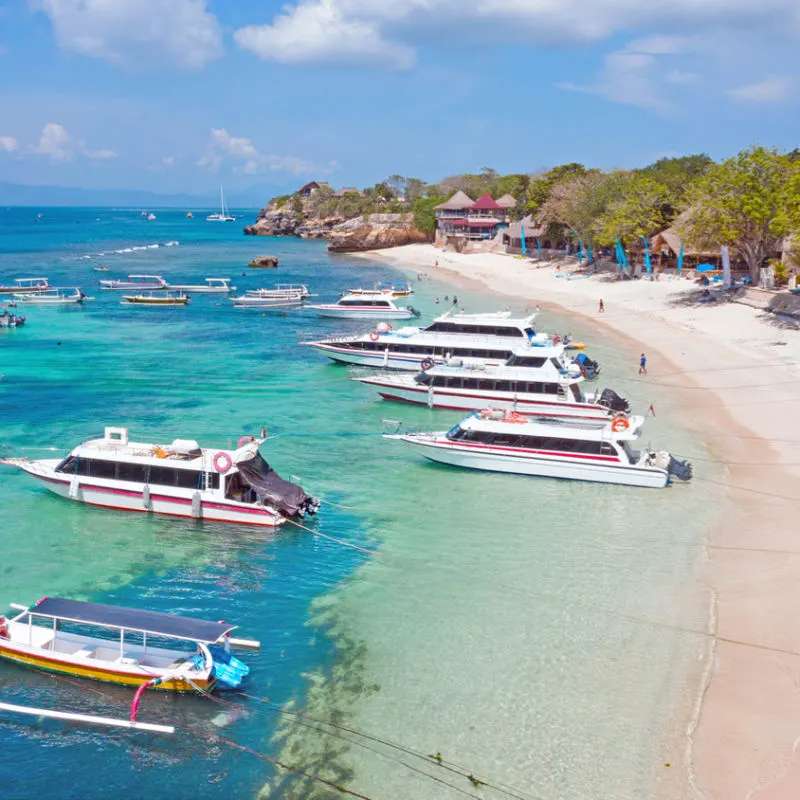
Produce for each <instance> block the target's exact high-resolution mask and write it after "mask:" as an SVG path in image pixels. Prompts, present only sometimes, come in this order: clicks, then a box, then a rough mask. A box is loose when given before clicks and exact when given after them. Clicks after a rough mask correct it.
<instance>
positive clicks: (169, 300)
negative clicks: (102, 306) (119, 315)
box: [120, 292, 189, 307]
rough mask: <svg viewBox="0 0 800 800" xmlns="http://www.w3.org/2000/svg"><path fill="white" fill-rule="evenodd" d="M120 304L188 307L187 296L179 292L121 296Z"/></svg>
mask: <svg viewBox="0 0 800 800" xmlns="http://www.w3.org/2000/svg"><path fill="white" fill-rule="evenodd" d="M120 302H121V303H122V305H130V306H159V307H170V306H188V305H189V296H188V295H185V294H184V293H183V292H179V293H178V294H170V293H169V292H164V293H163V294H155V293H154V292H148V293H147V294H126V295H123V296H122V300H121V301H120Z"/></svg>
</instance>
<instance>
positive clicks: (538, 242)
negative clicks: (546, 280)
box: [536, 236, 542, 261]
mask: <svg viewBox="0 0 800 800" xmlns="http://www.w3.org/2000/svg"><path fill="white" fill-rule="evenodd" d="M536 252H537V254H538V255H539V261H541V260H542V237H541V236H537V237H536Z"/></svg>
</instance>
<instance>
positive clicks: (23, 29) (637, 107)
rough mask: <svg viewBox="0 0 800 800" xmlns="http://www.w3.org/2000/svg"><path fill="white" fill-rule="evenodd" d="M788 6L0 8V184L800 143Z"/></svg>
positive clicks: (742, 2)
mask: <svg viewBox="0 0 800 800" xmlns="http://www.w3.org/2000/svg"><path fill="white" fill-rule="evenodd" d="M798 45H800V4H798V3H797V0H761V2H759V3H753V2H752V0H650V2H647V3H645V2H642V0H300V2H291V0H289V1H288V2H273V0H259V1H258V2H256V1H255V0H4V4H3V5H0V180H7V181H15V182H20V183H31V184H54V185H62V186H81V187H89V188H111V187H126V188H136V189H147V190H152V191H158V192H178V191H186V192H191V193H198V192H208V191H209V190H213V187H215V186H217V185H218V184H219V182H220V181H224V183H225V185H226V186H227V187H230V188H233V189H235V188H243V187H248V186H251V185H258V184H264V185H265V186H274V187H277V188H284V187H285V188H289V187H294V186H295V185H299V184H301V183H302V182H304V181H305V180H308V179H311V178H317V179H326V180H329V181H330V182H331V183H333V184H334V185H336V186H341V185H366V184H371V183H374V182H375V181H377V180H380V179H382V178H384V177H386V176H387V175H388V174H391V173H395V172H398V173H401V174H405V175H413V176H417V177H421V178H424V179H426V180H435V179H437V178H441V177H443V176H445V175H448V174H452V173H455V172H463V171H471V170H472V171H474V170H477V169H478V168H480V167H482V166H490V167H494V168H495V169H497V170H499V171H501V172H510V171H515V172H522V171H529V172H533V171H537V170H540V169H542V168H546V167H548V166H552V165H554V164H558V163H563V162H565V161H582V162H584V163H586V164H588V165H592V166H600V167H609V168H610V167H631V166H637V165H643V164H645V163H648V162H650V161H653V160H655V159H657V158H659V157H661V156H664V155H677V154H683V153H690V152H702V151H705V152H708V153H710V154H711V155H712V156H714V157H716V158H719V157H724V156H727V155H730V154H732V153H734V152H736V151H737V150H739V149H741V148H743V147H746V146H747V145H749V144H751V143H753V142H756V141H757V142H761V143H764V144H769V145H775V146H777V147H780V148H785V149H791V148H793V147H795V146H796V145H800V136H798V134H797V131H798V130H799V129H800V113H798V110H799V109H798V100H800V57H799V56H798V55H797V53H798Z"/></svg>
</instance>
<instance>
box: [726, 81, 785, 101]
mask: <svg viewBox="0 0 800 800" xmlns="http://www.w3.org/2000/svg"><path fill="white" fill-rule="evenodd" d="M794 84H795V81H794V79H792V78H788V77H786V76H781V75H772V76H770V77H769V78H765V79H764V80H763V81H760V82H759V83H750V84H747V85H746V86H739V87H738V88H736V89H731V90H730V91H729V92H728V94H729V95H730V96H731V97H732V98H733V99H734V100H739V101H741V102H744V103H780V102H781V101H783V100H788V99H789V97H790V96H791V94H792V91H793V89H794Z"/></svg>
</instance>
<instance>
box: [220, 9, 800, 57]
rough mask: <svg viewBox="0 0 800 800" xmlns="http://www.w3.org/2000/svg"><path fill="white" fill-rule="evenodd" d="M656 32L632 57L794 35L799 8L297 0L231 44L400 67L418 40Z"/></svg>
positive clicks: (537, 40) (265, 52)
mask: <svg viewBox="0 0 800 800" xmlns="http://www.w3.org/2000/svg"><path fill="white" fill-rule="evenodd" d="M664 26H668V29H669V30H670V31H671V34H669V35H653V36H647V37H645V38H641V39H638V40H635V41H634V42H633V43H632V44H633V45H635V48H636V49H635V50H633V51H632V52H636V53H641V54H645V55H666V54H671V53H677V52H682V48H683V46H684V45H685V44H686V43H687V42H688V41H689V40H692V39H694V38H695V37H697V38H701V37H702V38H706V37H707V36H708V35H709V34H710V33H711V32H714V31H723V30H730V29H732V28H736V29H740V30H747V31H748V32H749V33H750V34H751V35H754V34H756V33H757V32H759V31H761V32H762V33H767V34H774V33H775V32H778V33H780V34H781V35H787V34H794V35H795V36H796V35H799V34H800V7H799V6H798V4H797V2H796V0H761V2H759V3H753V2H752V0H702V2H698V0H656V1H655V2H654V3H643V2H642V1H641V0H480V2H478V1H477V0H299V2H295V3H293V4H291V5H288V6H285V7H284V8H283V9H282V10H281V12H280V13H279V14H277V15H276V16H275V17H274V18H273V19H272V21H271V23H270V24H267V25H251V26H248V27H244V28H241V29H239V30H238V31H236V32H235V34H234V39H235V40H236V42H237V44H238V45H239V46H240V47H243V48H245V49H247V50H251V51H253V52H254V53H256V54H257V55H259V56H260V57H261V58H264V59H274V60H276V61H282V62H285V63H302V62H324V63H343V64H364V65H369V66H375V65H378V66H386V67H400V68H403V67H408V66H410V64H411V63H412V62H413V59H414V52H413V49H412V45H413V43H414V42H415V41H416V40H417V39H420V38H423V37H426V38H427V39H428V40H430V38H431V37H434V36H436V37H439V36H441V38H446V41H447V43H448V45H458V44H459V42H464V43H470V44H474V42H475V41H476V40H481V39H482V40H484V41H494V42H501V43H507V42H513V43H515V44H525V45H530V46H542V45H554V44H555V45H559V44H564V43H568V42H575V41H584V42H586V41H589V42H592V41H601V40H603V39H605V38H608V37H610V36H612V35H614V34H617V35H619V34H624V33H626V32H631V33H636V32H638V31H641V30H654V29H655V30H658V29H659V28H663V27H664ZM684 33H685V34H686V35H685V36H684V35H683V34H684Z"/></svg>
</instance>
